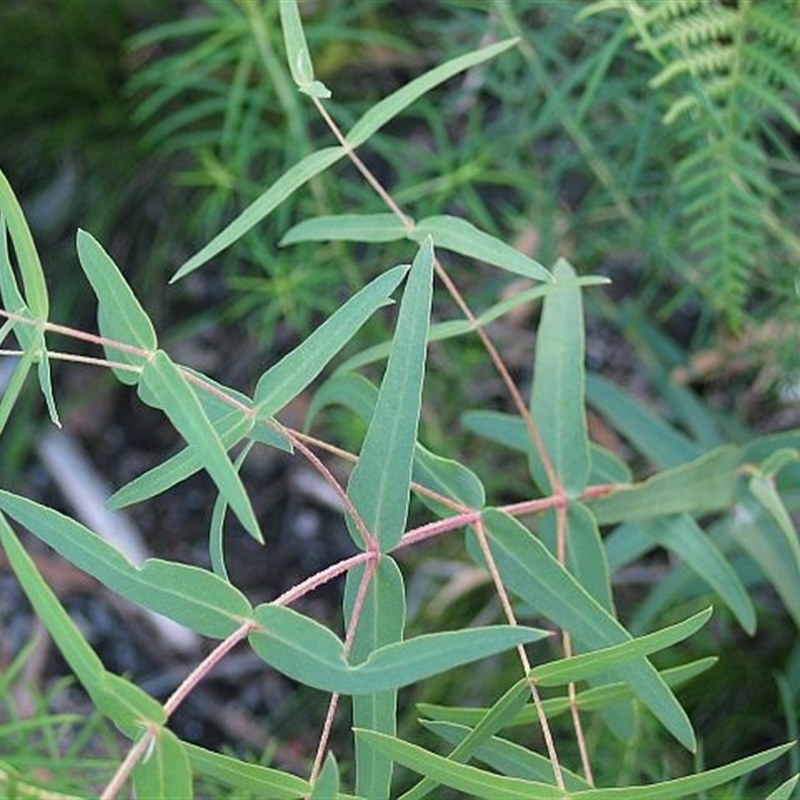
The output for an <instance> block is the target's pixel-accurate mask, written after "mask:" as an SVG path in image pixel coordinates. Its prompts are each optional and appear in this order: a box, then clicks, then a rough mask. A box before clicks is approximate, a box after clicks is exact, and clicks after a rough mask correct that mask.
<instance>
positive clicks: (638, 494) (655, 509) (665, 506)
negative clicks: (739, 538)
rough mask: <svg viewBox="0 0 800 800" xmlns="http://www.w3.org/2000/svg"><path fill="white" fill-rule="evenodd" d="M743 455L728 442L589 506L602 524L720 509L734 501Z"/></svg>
mask: <svg viewBox="0 0 800 800" xmlns="http://www.w3.org/2000/svg"><path fill="white" fill-rule="evenodd" d="M741 459H742V453H741V450H740V449H739V448H738V447H734V446H733V445H724V446H723V447H718V448H716V449H715V450H711V451H710V452H708V453H706V454H705V455H703V456H701V457H700V458H697V459H695V460H694V461H692V462H690V463H688V464H682V465H681V466H679V467H674V468H673V469H670V470H667V471H665V472H661V473H659V474H658V475H654V476H653V477H652V478H650V479H649V480H646V481H644V482H642V483H639V484H636V485H635V486H631V487H621V488H620V489H618V490H617V491H615V492H614V493H612V494H609V495H606V496H605V497H600V498H598V499H597V500H592V501H591V502H590V503H589V508H590V510H591V511H592V513H593V514H594V516H595V518H596V519H597V521H598V523H599V524H601V525H607V524H610V523H613V522H621V521H623V520H625V521H632V520H639V519H649V518H652V517H659V516H665V515H667V514H681V513H683V512H687V513H691V514H697V513H703V512H708V511H719V510H720V509H723V508H727V507H728V506H730V505H732V504H733V501H734V498H735V495H736V484H737V480H738V475H737V470H738V468H739V465H740V464H741Z"/></svg>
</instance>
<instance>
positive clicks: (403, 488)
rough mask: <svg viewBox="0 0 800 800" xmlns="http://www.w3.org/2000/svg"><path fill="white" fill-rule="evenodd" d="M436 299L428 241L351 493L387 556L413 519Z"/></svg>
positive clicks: (403, 307) (406, 296)
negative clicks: (414, 470) (416, 463)
mask: <svg viewBox="0 0 800 800" xmlns="http://www.w3.org/2000/svg"><path fill="white" fill-rule="evenodd" d="M432 294H433V246H432V245H431V242H430V240H428V241H426V242H425V244H423V245H422V247H421V248H420V249H419V252H418V253H417V256H416V258H415V259H414V264H413V266H412V268H411V273H410V275H409V278H408V282H407V284H406V288H405V291H404V292H403V299H402V302H401V304H400V310H399V313H398V318H397V325H396V328H395V335H394V342H393V344H392V352H391V354H390V356H389V363H388V364H387V366H386V373H385V374H384V376H383V381H382V383H381V388H380V391H379V393H378V400H377V402H376V404H375V411H374V413H373V415H372V418H371V420H370V423H369V428H368V429H367V435H366V437H365V438H364V443H363V445H362V447H361V453H360V455H359V458H358V463H357V464H356V466H355V468H354V469H353V472H352V473H351V475H350V480H349V482H348V488H347V492H348V495H349V497H350V499H351V500H352V501H353V505H354V506H355V507H356V510H357V511H358V513H359V515H360V517H361V519H362V521H363V522H364V524H365V525H366V527H367V530H368V531H369V532H370V534H371V535H372V536H374V537H375V539H377V541H378V543H379V545H380V548H381V550H382V551H384V552H388V551H390V550H391V549H392V548H393V547H394V546H395V545H396V544H397V543H398V542H399V541H400V537H401V536H402V535H403V532H404V530H405V524H406V517H407V515H408V503H409V486H410V483H411V468H412V460H413V456H414V445H415V443H416V440H417V425H418V423H419V412H420V406H421V403H422V382H423V378H424V375H425V356H426V349H427V344H428V326H429V321H430V310H431V298H432ZM348 527H349V529H350V534H351V536H352V537H353V540H354V541H355V542H356V545H357V546H359V547H366V546H367V545H366V543H365V542H364V541H363V538H362V536H361V533H360V532H359V531H358V530H357V528H356V525H355V523H354V522H353V521H352V520H351V519H350V518H348Z"/></svg>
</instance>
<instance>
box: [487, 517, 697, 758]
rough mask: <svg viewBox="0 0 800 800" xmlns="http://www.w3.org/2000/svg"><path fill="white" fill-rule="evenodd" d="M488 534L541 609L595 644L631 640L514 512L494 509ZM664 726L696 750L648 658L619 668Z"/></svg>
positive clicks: (517, 583) (514, 584)
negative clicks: (512, 514)
mask: <svg viewBox="0 0 800 800" xmlns="http://www.w3.org/2000/svg"><path fill="white" fill-rule="evenodd" d="M483 519H484V524H485V527H486V535H487V537H488V539H489V543H490V546H491V549H492V554H493V556H494V558H495V561H496V563H497V567H498V569H499V571H500V575H501V576H502V578H503V583H504V584H505V585H506V586H507V587H508V588H509V589H510V590H511V591H512V592H514V593H515V594H517V595H518V596H519V597H521V598H522V599H523V600H525V601H527V602H528V603H530V604H531V605H532V606H533V607H534V608H535V609H536V611H537V612H538V613H540V614H542V615H543V616H545V617H546V618H548V619H550V620H552V621H553V622H555V623H556V624H557V625H558V626H559V627H561V628H564V629H565V630H566V631H568V632H569V633H571V634H572V635H573V636H574V637H575V639H576V640H577V641H578V643H579V644H580V646H581V647H582V648H586V649H590V650H595V649H600V648H604V647H609V646H611V645H617V644H623V643H625V642H628V641H630V640H631V635H630V634H629V633H628V632H627V631H626V630H625V628H623V627H622V625H620V623H619V622H617V620H616V619H614V617H612V616H611V615H610V614H609V613H608V612H607V611H606V610H605V609H604V608H603V607H602V606H601V605H600V604H599V603H597V601H596V600H594V598H592V597H591V596H590V595H589V594H588V593H587V592H586V590H585V589H584V588H583V587H582V586H581V585H580V584H579V583H578V582H577V581H576V580H575V579H574V578H573V577H572V575H570V574H569V572H567V571H566V570H565V569H564V567H563V566H562V565H561V564H559V562H558V561H557V560H556V558H555V556H553V554H552V553H551V552H550V551H549V550H548V549H547V548H546V547H545V546H544V544H542V542H540V541H539V540H538V539H537V538H535V537H534V536H532V535H531V533H530V532H529V531H528V530H526V529H525V528H524V527H523V526H522V525H520V523H519V522H517V520H515V519H514V518H513V517H510V516H508V515H507V514H503V513H501V512H499V511H496V510H493V509H489V510H487V511H486V512H484V514H483ZM614 673H615V674H616V675H618V676H619V677H620V678H621V679H622V680H624V681H625V682H626V683H628V684H629V685H630V687H631V689H632V690H633V691H634V692H635V693H636V695H637V696H638V697H639V699H640V700H641V701H642V702H643V703H644V704H645V705H646V706H647V707H648V708H649V709H650V710H651V711H652V712H653V714H654V715H655V716H656V717H657V718H658V719H659V720H660V722H661V723H662V724H663V725H664V727H665V728H666V729H667V730H668V731H670V733H672V735H673V736H675V738H676V739H677V740H678V741H679V742H681V743H682V744H683V745H684V746H685V747H686V748H687V749H689V750H694V747H695V739H694V732H693V731H692V726H691V724H690V722H689V719H688V717H687V716H686V713H685V712H684V710H683V708H682V707H681V705H680V704H679V703H678V701H677V700H676V699H675V696H674V695H673V694H672V692H671V691H670V690H669V688H668V687H667V685H666V684H665V683H664V681H663V680H662V679H661V677H660V676H659V674H658V672H657V671H656V669H655V668H654V667H653V666H652V664H650V662H649V661H647V659H644V658H642V659H639V660H638V661H636V662H634V663H630V664H627V665H624V666H622V667H619V668H617V669H616V670H614Z"/></svg>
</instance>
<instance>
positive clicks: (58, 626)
mask: <svg viewBox="0 0 800 800" xmlns="http://www.w3.org/2000/svg"><path fill="white" fill-rule="evenodd" d="M23 524H25V523H24V522H23ZM26 527H27V526H26ZM62 535H63V534H62ZM0 542H2V545H3V550H5V553H6V556H7V558H8V562H9V564H10V565H11V568H12V569H13V570H14V574H15V575H16V577H17V580H18V581H19V583H20V585H21V586H22V589H23V590H24V592H25V595H26V597H27V598H28V601H29V602H30V604H31V606H33V609H34V611H35V612H36V616H37V617H38V618H39V619H40V620H41V621H42V622H43V623H44V625H45V627H46V628H47V630H48V631H49V633H50V635H51V636H52V637H53V641H55V643H56V645H57V647H58V649H59V652H60V653H61V655H63V656H64V659H65V660H66V662H67V664H69V666H70V669H72V671H73V672H74V673H75V675H76V676H77V678H78V680H79V681H80V682H81V685H82V686H83V687H84V688H85V689H86V690H87V691H88V692H89V693H91V692H92V691H94V689H95V688H96V687H99V685H100V682H101V680H102V678H103V675H104V674H105V667H104V666H103V662H102V661H100V659H99V658H98V657H97V655H96V654H95V652H94V650H92V648H91V646H90V645H89V643H88V642H87V641H86V639H85V638H84V637H83V634H82V633H81V632H80V629H79V628H78V626H77V625H76V624H75V623H74V622H73V621H72V619H70V616H69V614H67V612H66V611H65V610H64V608H63V606H62V605H61V603H60V602H59V600H58V598H57V597H56V595H55V593H54V592H53V590H52V589H51V588H50V587H49V586H48V585H47V583H46V582H45V580H44V578H43V577H42V576H41V574H40V573H39V570H38V569H37V568H36V565H35V564H34V562H33V559H32V558H31V557H30V556H29V555H28V554H27V553H26V552H25V549H24V548H23V547H22V545H21V544H20V542H19V539H18V538H17V535H16V534H15V533H14V531H13V530H12V528H11V526H10V525H9V524H8V521H7V520H6V518H5V516H3V514H0Z"/></svg>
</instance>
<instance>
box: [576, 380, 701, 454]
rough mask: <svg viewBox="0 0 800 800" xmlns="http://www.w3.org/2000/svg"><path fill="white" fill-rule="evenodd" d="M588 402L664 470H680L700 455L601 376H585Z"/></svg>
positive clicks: (692, 446) (697, 448) (659, 419)
mask: <svg viewBox="0 0 800 800" xmlns="http://www.w3.org/2000/svg"><path fill="white" fill-rule="evenodd" d="M586 399H587V401H588V403H589V405H591V406H592V407H593V408H594V409H595V410H596V411H598V412H599V413H600V414H602V415H603V416H604V417H605V418H606V419H607V420H608V421H609V422H610V423H611V424H612V425H613V426H614V427H615V428H616V429H617V430H618V431H619V432H620V433H621V434H622V435H623V436H624V437H625V438H626V439H627V440H628V441H629V442H630V443H631V444H632V445H633V446H634V447H636V449H637V450H639V452H640V453H642V454H643V455H644V456H646V457H647V458H648V459H650V461H652V462H653V464H655V465H656V466H657V467H659V468H661V469H669V468H670V467H677V466H679V465H681V464H685V463H686V462H687V461H692V460H693V459H695V458H697V457H698V456H699V455H700V454H701V451H700V448H699V447H698V446H697V445H696V444H694V442H692V441H691V440H690V439H688V438H687V437H686V436H684V435H683V434H682V433H679V432H678V431H677V430H675V428H673V427H672V426H671V425H668V424H667V423H666V422H664V420H663V419H661V418H660V417H658V416H657V415H656V414H654V413H652V412H650V411H648V410H646V409H645V408H644V407H643V406H642V405H641V404H640V403H637V402H635V401H634V400H632V399H631V398H630V397H629V396H628V395H627V394H626V393H625V392H623V391H621V390H620V389H619V388H618V387H616V386H615V385H614V384H613V383H611V381H608V380H606V379H605V378H602V377H600V376H599V375H594V374H591V373H590V374H588V375H587V376H586Z"/></svg>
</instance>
